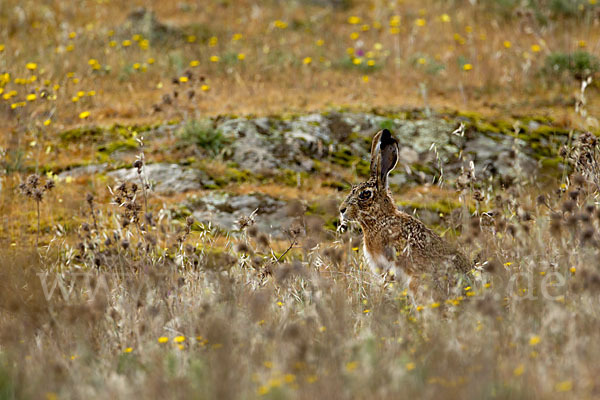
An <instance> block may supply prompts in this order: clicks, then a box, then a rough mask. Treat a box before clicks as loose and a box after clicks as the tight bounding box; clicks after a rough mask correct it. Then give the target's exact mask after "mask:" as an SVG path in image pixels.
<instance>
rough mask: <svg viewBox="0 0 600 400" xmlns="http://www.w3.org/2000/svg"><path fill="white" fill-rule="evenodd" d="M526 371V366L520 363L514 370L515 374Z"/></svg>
mask: <svg viewBox="0 0 600 400" xmlns="http://www.w3.org/2000/svg"><path fill="white" fill-rule="evenodd" d="M523 372H525V366H524V365H523V364H519V365H518V366H517V368H515V370H514V371H513V375H514V376H521V375H523Z"/></svg>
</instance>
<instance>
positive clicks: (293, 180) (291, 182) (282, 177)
mask: <svg viewBox="0 0 600 400" xmlns="http://www.w3.org/2000/svg"><path fill="white" fill-rule="evenodd" d="M298 174H300V182H302V181H305V180H307V179H310V176H309V175H308V174H307V173H306V172H297V171H294V170H291V169H284V170H282V171H281V173H279V174H278V175H276V176H275V182H277V183H281V184H284V185H286V186H291V187H296V186H298Z"/></svg>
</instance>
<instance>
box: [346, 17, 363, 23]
mask: <svg viewBox="0 0 600 400" xmlns="http://www.w3.org/2000/svg"><path fill="white" fill-rule="evenodd" d="M360 21H361V19H360V17H356V16H351V17H348V23H349V24H351V25H358V24H360Z"/></svg>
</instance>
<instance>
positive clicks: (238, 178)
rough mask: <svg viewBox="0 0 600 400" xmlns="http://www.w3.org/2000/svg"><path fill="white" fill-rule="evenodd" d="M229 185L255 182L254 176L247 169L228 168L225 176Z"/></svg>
mask: <svg viewBox="0 0 600 400" xmlns="http://www.w3.org/2000/svg"><path fill="white" fill-rule="evenodd" d="M224 178H225V180H226V181H227V183H231V182H235V183H244V182H251V181H255V180H256V179H255V177H254V175H252V173H251V172H250V171H248V170H246V169H243V170H240V169H237V168H227V170H226V171H225V175H224Z"/></svg>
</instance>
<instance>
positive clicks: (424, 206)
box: [398, 199, 474, 215]
mask: <svg viewBox="0 0 600 400" xmlns="http://www.w3.org/2000/svg"><path fill="white" fill-rule="evenodd" d="M398 204H399V205H401V206H404V207H410V208H414V209H415V210H429V211H433V212H435V213H438V214H439V213H442V214H444V215H448V214H450V213H451V212H452V211H454V210H456V209H457V208H461V207H462V204H461V203H460V202H458V201H456V200H452V199H441V200H438V201H435V202H432V203H417V202H412V201H401V202H398ZM473 211H474V210H473Z"/></svg>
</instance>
